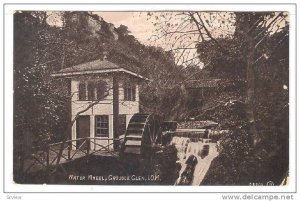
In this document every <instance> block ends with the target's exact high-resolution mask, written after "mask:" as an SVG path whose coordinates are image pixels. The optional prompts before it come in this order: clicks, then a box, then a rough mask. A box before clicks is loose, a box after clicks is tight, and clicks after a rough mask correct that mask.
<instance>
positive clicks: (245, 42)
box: [150, 12, 289, 184]
mask: <svg viewBox="0 0 300 201" xmlns="http://www.w3.org/2000/svg"><path fill="white" fill-rule="evenodd" d="M150 15H153V16H155V17H157V20H158V22H157V23H158V25H157V27H158V29H157V32H158V33H159V34H158V33H156V35H155V36H158V37H156V40H164V41H172V42H170V44H172V45H171V48H170V49H171V50H172V49H174V50H175V51H178V49H181V50H182V51H185V52H186V51H187V50H191V49H196V50H197V56H198V58H199V59H200V61H201V62H203V63H204V68H203V69H204V70H207V71H208V72H209V76H210V77H214V76H217V77H219V78H222V85H223V86H222V87H221V88H219V90H220V92H219V93H220V94H219V97H212V98H211V99H215V100H212V102H214V103H215V104H214V105H215V106H214V107H212V108H210V109H209V110H202V111H201V110H200V111H199V114H200V115H201V116H202V117H206V118H215V119H216V120H219V121H218V122H220V123H221V124H222V126H223V127H225V128H229V129H230V130H231V132H229V133H228V135H226V136H224V138H223V139H222V141H221V145H220V146H221V147H223V148H222V149H221V154H220V156H219V157H218V158H217V159H216V160H215V162H214V163H213V165H212V168H211V170H210V171H211V174H208V175H209V176H208V179H207V180H206V183H210V184H215V183H216V182H218V181H219V180H218V179H217V178H216V177H217V176H216V175H219V174H220V172H221V171H222V170H220V168H221V167H220V166H222V167H223V168H224V171H225V169H227V171H225V172H227V173H228V174H227V175H226V177H227V179H225V178H223V179H224V181H227V182H228V183H225V184H241V183H243V184H244V183H247V182H249V181H250V180H251V179H252V181H258V180H259V179H261V180H264V181H265V179H267V177H269V178H271V177H272V179H274V182H275V181H276V182H275V183H276V184H278V183H280V180H281V179H282V177H283V175H285V174H286V172H287V169H288V157H287V156H288V143H287V141H288V124H287V121H288V91H287V86H288V84H287V83H288V35H289V32H288V30H289V26H288V24H289V22H288V14H287V13H284V12H265V13H261V12H257V13H256V12H255V13H253V12H246V13H245V12H238V13H231V12H178V13H171V14H168V15H166V14H164V13H159V14H155V13H154V14H150ZM165 16H169V17H168V18H167V19H166V20H165ZM174 17H179V19H180V20H179V21H178V20H174ZM162 19H163V20H162ZM178 38H179V42H177V40H178ZM188 39H190V40H188ZM191 39H192V40H195V42H194V43H192V44H191ZM174 41H175V43H174ZM195 44H196V46H195V47H193V45H195ZM181 54H182V52H181V53H180V54H177V55H179V58H180V57H181ZM185 65H186V66H189V63H186V64H185ZM201 72H203V70H201V69H200V70H199V73H195V72H194V71H193V72H192V73H193V76H192V78H193V79H200V77H199V76H198V75H199V74H201ZM279 74H282V75H283V76H282V77H279ZM226 88H227V89H226ZM283 88H285V89H286V91H284V89H283ZM228 89H230V90H231V91H228ZM211 99H210V100H211ZM278 111H281V112H278ZM239 113H240V114H239ZM224 119H225V121H224ZM279 121H280V122H281V123H278V122H279ZM240 142H244V143H240ZM242 153H243V154H242ZM234 155H235V156H239V155H240V156H241V157H232V156H234ZM275 161H277V162H278V161H281V162H280V164H282V165H281V166H280V167H279V166H278V165H276V166H275V165H274V163H275ZM232 165H233V166H232ZM250 166H251V167H252V168H250ZM257 169H261V171H256V170H257ZM233 171H235V172H233ZM268 171H269V172H268ZM213 175H215V176H213ZM230 175H235V176H230ZM272 175H276V176H275V177H274V176H272ZM219 176H220V178H222V176H221V175H219ZM213 177H215V179H212V178H213ZM209 178H210V179H209ZM228 178H230V179H229V180H228ZM209 180H210V182H208V181H209Z"/></svg>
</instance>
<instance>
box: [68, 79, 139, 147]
mask: <svg viewBox="0 0 300 201" xmlns="http://www.w3.org/2000/svg"><path fill="white" fill-rule="evenodd" d="M105 81H106V82H107V83H108V88H109V91H108V92H109V95H108V96H107V97H105V98H104V100H102V101H99V103H97V104H96V105H94V106H93V107H91V108H89V109H88V110H87V111H85V112H83V113H80V115H89V116H90V137H96V136H95V116H96V115H108V116H109V137H108V138H113V103H112V101H113V90H112V79H109V78H106V79H105ZM79 83H80V81H79V80H76V79H73V80H72V81H71V93H72V103H71V104H72V107H71V108H72V109H71V110H72V119H74V118H75V116H76V114H78V113H79V112H81V111H82V110H84V109H86V108H87V107H88V106H89V105H90V104H91V103H92V102H93V101H81V100H78V98H79V96H78V94H79V93H78V91H79ZM119 85H120V86H119V114H125V115H126V126H127V125H128V123H129V121H130V118H131V117H132V116H133V114H135V113H138V112H139V87H138V85H136V100H135V101H124V90H123V85H122V83H120V84H119ZM76 138H77V134H76V122H75V123H74V124H73V126H72V139H76ZM108 138H107V137H101V138H100V137H99V139H101V140H97V139H96V140H95V143H97V144H99V145H102V146H107V145H109V144H111V143H112V140H105V139H108ZM73 145H74V146H73V149H76V148H75V145H76V142H73ZM99 145H95V144H94V143H91V149H99V148H100V147H101V146H99ZM109 149H110V150H113V145H110V146H109Z"/></svg>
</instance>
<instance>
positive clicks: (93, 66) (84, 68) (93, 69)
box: [51, 59, 149, 80]
mask: <svg viewBox="0 0 300 201" xmlns="http://www.w3.org/2000/svg"><path fill="white" fill-rule="evenodd" d="M114 72H123V73H127V74H130V75H132V76H135V77H138V78H141V79H145V80H149V79H147V78H145V77H143V76H141V75H139V74H138V73H135V72H133V71H130V70H127V69H125V68H122V67H120V66H118V65H117V64H115V63H112V62H110V61H107V60H101V59H98V60H94V61H90V62H86V63H82V64H78V65H75V66H72V67H69V68H64V69H61V70H60V71H58V72H56V73H53V74H52V75H51V76H52V77H69V76H76V75H86V74H102V73H114Z"/></svg>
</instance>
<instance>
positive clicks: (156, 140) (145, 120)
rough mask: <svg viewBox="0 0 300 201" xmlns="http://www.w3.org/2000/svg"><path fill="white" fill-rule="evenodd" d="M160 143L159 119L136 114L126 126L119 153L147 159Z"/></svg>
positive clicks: (150, 115) (154, 116)
mask: <svg viewBox="0 0 300 201" xmlns="http://www.w3.org/2000/svg"><path fill="white" fill-rule="evenodd" d="M160 143H161V129H160V121H159V118H158V117H157V116H156V115H154V114H144V113H136V114H134V115H133V116H132V117H131V119H130V121H129V124H128V126H127V129H126V133H125V138H124V142H123V145H122V149H121V152H122V154H124V155H126V154H133V155H140V156H141V157H142V158H147V157H150V155H151V154H152V151H153V149H155V147H157V145H159V144H160Z"/></svg>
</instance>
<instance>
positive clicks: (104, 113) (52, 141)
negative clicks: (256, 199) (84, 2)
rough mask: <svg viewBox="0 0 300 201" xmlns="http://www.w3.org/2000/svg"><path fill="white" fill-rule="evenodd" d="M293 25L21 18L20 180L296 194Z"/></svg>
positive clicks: (30, 14)
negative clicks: (291, 189)
mask: <svg viewBox="0 0 300 201" xmlns="http://www.w3.org/2000/svg"><path fill="white" fill-rule="evenodd" d="M289 21H290V20H289V13H288V12H286V11H265V12H244V11H235V12H232V11H226V10H224V11H189V10H186V11H143V12H137V11H126V12H125V11H122V12H116V11H114V12H113V11H107V12H98V11H23V10H16V11H15V12H14V14H13V28H14V32H13V39H14V41H13V44H14V49H13V56H14V58H13V81H14V83H13V89H14V94H13V98H14V99H13V100H14V102H13V107H14V110H13V118H14V119H13V120H14V124H13V126H14V128H13V180H14V182H15V183H17V184H69V185H83V184H85V185H193V186H199V185H200V186H202V185H225V186H226V185H239V186H240V185H247V186H249V185H250V186H251V185H253V186H257V185H262V186H263V185H269V186H273V185H274V186H279V185H288V183H289V30H290V28H289Z"/></svg>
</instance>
